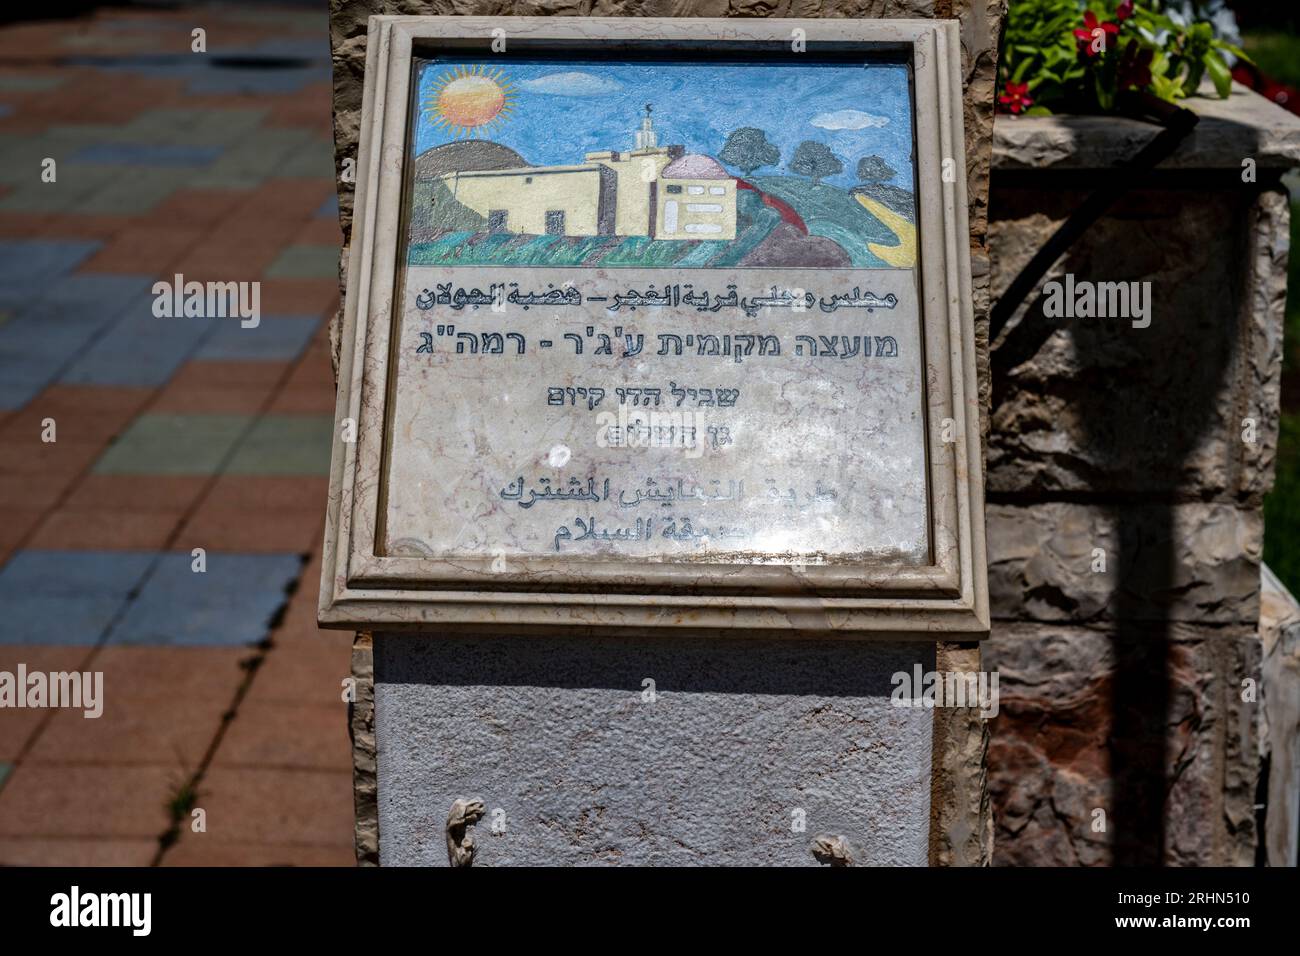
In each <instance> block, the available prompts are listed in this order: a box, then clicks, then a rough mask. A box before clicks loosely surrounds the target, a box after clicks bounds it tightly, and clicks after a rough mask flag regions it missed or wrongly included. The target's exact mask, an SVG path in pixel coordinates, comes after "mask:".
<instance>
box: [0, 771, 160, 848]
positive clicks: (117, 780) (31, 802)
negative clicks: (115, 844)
mask: <svg viewBox="0 0 1300 956" xmlns="http://www.w3.org/2000/svg"><path fill="white" fill-rule="evenodd" d="M182 782H183V775H182V774H180V773H178V772H177V771H176V770H175V769H174V768H173V767H171V766H164V767H86V766H62V767H51V766H33V765H29V764H20V765H18V766H17V767H16V768H14V769H13V770H12V771H10V775H9V779H8V780H6V781H5V785H4V787H3V788H0V836H8V837H40V836H57V837H101V838H102V837H135V838H141V839H151V838H153V839H156V838H157V837H159V836H161V835H162V833H163V832H164V831H165V830H166V829H167V826H168V823H169V817H168V814H167V810H166V807H167V803H168V801H169V800H170V799H171V797H172V795H173V794H174V793H176V792H177V790H178V788H179V785H180V784H181V783H182Z"/></svg>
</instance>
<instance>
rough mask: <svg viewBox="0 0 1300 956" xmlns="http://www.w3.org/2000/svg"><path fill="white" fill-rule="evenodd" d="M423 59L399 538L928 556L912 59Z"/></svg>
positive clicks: (525, 547)
mask: <svg viewBox="0 0 1300 956" xmlns="http://www.w3.org/2000/svg"><path fill="white" fill-rule="evenodd" d="M414 78H415V79H416V84H415V89H414V91H413V95H412V97H411V100H410V110H411V119H410V122H411V124H412V136H411V141H412V147H411V150H412V153H411V155H410V156H409V157H408V160H409V161H408V163H407V169H408V174H410V175H412V177H413V178H412V179H411V180H410V181H408V190H407V195H408V196H409V197H410V200H409V201H410V203H411V206H410V208H409V210H408V211H409V244H408V249H407V255H406V262H405V269H404V289H403V309H402V319H401V326H400V328H399V330H398V334H399V335H400V337H401V342H402V345H401V347H400V349H399V350H398V351H397V352H396V356H397V358H396V365H395V369H396V377H395V384H394V388H393V393H392V394H393V398H392V402H391V407H390V410H391V416H392V418H391V423H390V425H389V427H390V428H391V429H392V432H393V433H394V434H398V435H401V436H403V439H402V441H401V442H400V443H397V444H396V445H395V446H394V449H395V450H394V453H393V454H392V455H391V456H390V458H389V459H388V461H389V466H388V467H389V471H388V473H387V475H386V477H385V479H384V481H383V487H384V505H383V508H384V521H383V540H382V542H381V545H380V548H381V550H382V551H383V552H384V554H385V555H388V556H394V557H420V558H429V557H431V556H439V555H448V554H454V555H458V556H459V555H500V556H511V557H513V556H516V555H519V556H527V555H548V556H549V555H564V556H566V557H568V556H575V555H576V556H578V557H579V558H583V557H593V556H597V555H600V556H604V557H609V558H638V559H640V558H652V559H656V560H662V559H674V560H689V561H713V562H721V563H725V562H728V561H741V562H744V563H750V562H754V561H758V562H763V561H773V560H781V558H780V556H782V555H784V556H789V555H801V556H812V559H813V560H815V561H823V562H828V561H834V560H848V559H850V558H852V560H860V559H861V557H862V556H863V555H870V556H871V558H872V560H878V561H888V562H894V563H897V564H899V565H900V566H903V565H906V566H916V565H921V564H924V563H925V562H926V561H927V560H929V554H930V540H929V531H928V527H929V525H928V520H929V519H928V515H929V503H928V497H927V495H928V490H927V489H928V486H927V478H926V435H925V406H924V403H923V395H924V382H925V378H924V365H923V361H922V359H923V341H922V336H921V325H920V314H921V313H920V306H919V302H918V296H917V276H916V271H917V270H916V265H917V239H918V237H917V233H916V229H915V226H914V224H913V223H914V220H915V213H914V206H915V203H914V198H913V197H914V187H913V183H914V182H915V175H914V159H913V154H912V151H913V139H914V137H913V122H914V120H913V113H912V109H913V106H912V96H911V87H910V74H909V68H908V67H907V66H906V65H902V64H896V63H893V62H884V61H871V62H865V63H864V62H863V61H857V62H855V63H850V62H848V61H845V60H837V61H830V60H822V61H819V62H805V61H803V60H800V61H798V62H789V63H781V62H779V61H771V60H755V59H733V60H731V61H728V62H717V61H701V60H695V61H672V60H667V59H660V60H653V61H651V60H633V61H627V62H620V63H607V62H606V63H598V62H594V61H588V62H575V61H572V60H568V61H563V62H559V61H555V60H541V59H534V60H530V61H524V60H498V61H495V62H494V63H492V64H491V65H489V64H486V63H483V62H469V61H463V62H461V61H444V60H432V61H424V62H420V63H417V67H416V72H415V74H414ZM503 383H505V384H504V387H503ZM849 449H852V450H853V453H852V454H850V453H849V452H848V450H849ZM859 455H865V456H867V457H868V458H869V459H870V460H871V462H872V467H871V468H870V469H867V470H864V469H862V468H860V467H856V466H855V465H854V461H855V460H857V458H856V456H859ZM810 462H815V463H816V465H815V467H813V466H811V465H810ZM535 505H537V507H535ZM557 505H558V506H559V507H557ZM503 559H504V557H503Z"/></svg>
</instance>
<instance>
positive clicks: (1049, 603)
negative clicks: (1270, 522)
mask: <svg viewBox="0 0 1300 956" xmlns="http://www.w3.org/2000/svg"><path fill="white" fill-rule="evenodd" d="M985 518H986V527H987V532H988V548H989V600H990V606H991V610H992V614H993V617H994V619H1001V620H1039V621H1060V622H1067V621H1073V622H1078V623H1095V622H1100V621H1128V622H1163V621H1188V622H1199V623H1202V624H1243V625H1249V626H1252V627H1253V626H1254V623H1255V621H1256V620H1258V617H1259V567H1260V554H1261V551H1262V546H1263V518H1262V516H1261V515H1260V513H1259V512H1258V511H1257V510H1254V509H1249V508H1236V507H1233V506H1232V505H1226V504H1201V503H1189V504H1179V505H1175V504H1173V503H1168V504H1161V503H1136V504H1119V503H1115V504H1111V505H1105V504H1074V503H1067V502H1048V503H1045V504H1033V505H1026V506H1023V507H1022V506H1018V505H1007V504H1000V505H990V506H989V507H988V508H987V509H986V514H985ZM1098 549H1100V550H1098Z"/></svg>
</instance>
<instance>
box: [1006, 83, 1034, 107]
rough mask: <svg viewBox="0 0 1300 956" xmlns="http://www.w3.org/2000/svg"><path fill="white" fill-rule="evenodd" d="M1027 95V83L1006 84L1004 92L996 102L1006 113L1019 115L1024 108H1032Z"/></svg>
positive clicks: (1031, 101) (1031, 102)
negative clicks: (1004, 108) (1005, 109)
mask: <svg viewBox="0 0 1300 956" xmlns="http://www.w3.org/2000/svg"><path fill="white" fill-rule="evenodd" d="M1028 93H1029V84H1028V83H1011V82H1008V83H1007V87H1006V92H1005V93H1002V94H1000V95H999V96H998V102H999V103H1001V104H1002V105H1003V106H1005V107H1006V108H1007V112H1009V113H1019V112H1021V111H1022V110H1023V109H1024V108H1025V107H1026V106H1032V105H1033V103H1034V101H1033V100H1031V99H1030V98H1029V96H1028V95H1027V94H1028Z"/></svg>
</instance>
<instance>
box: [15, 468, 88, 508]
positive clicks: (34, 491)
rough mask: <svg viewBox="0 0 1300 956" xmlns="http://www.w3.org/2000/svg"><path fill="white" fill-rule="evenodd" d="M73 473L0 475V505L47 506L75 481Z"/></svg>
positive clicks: (16, 506) (21, 506)
mask: <svg viewBox="0 0 1300 956" xmlns="http://www.w3.org/2000/svg"><path fill="white" fill-rule="evenodd" d="M76 479H77V476H76V475H75V474H72V473H69V472H65V473H63V474H61V475H0V507H8V506H12V507H15V508H26V509H29V510H31V511H43V510H44V509H46V508H49V507H50V506H51V505H53V504H54V503H55V502H56V501H58V500H59V497H60V496H61V495H62V494H63V493H64V492H65V491H66V490H67V489H68V488H69V487H70V486H71V485H72V484H73V482H75V481H76Z"/></svg>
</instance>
